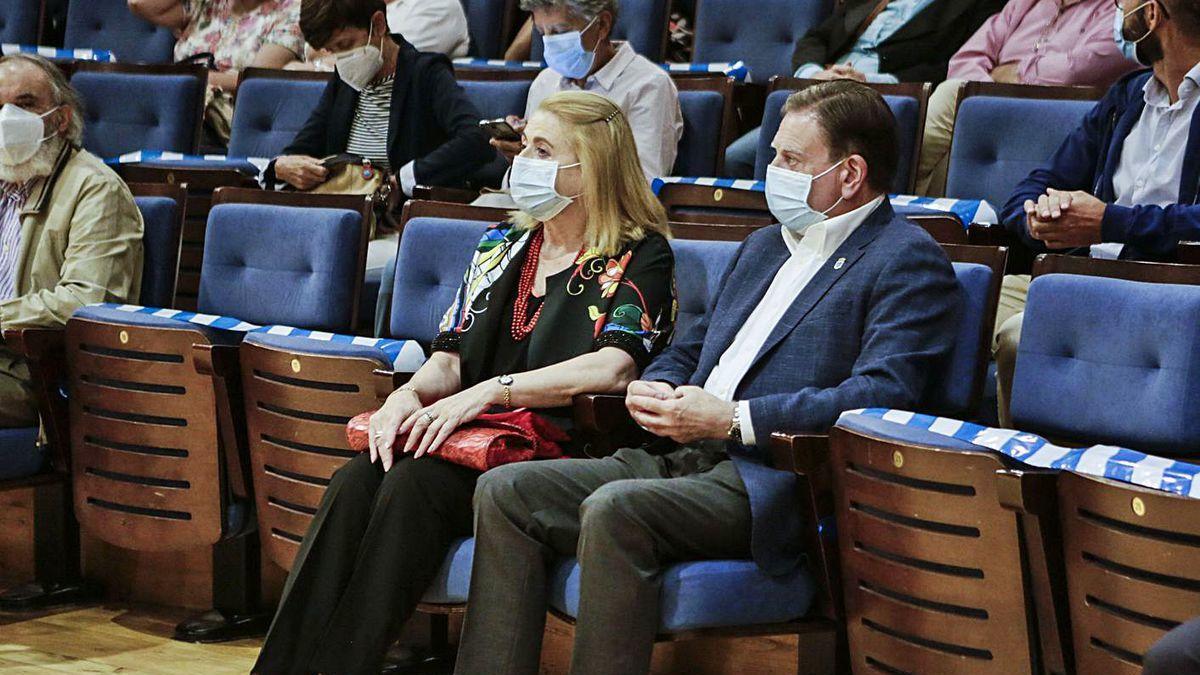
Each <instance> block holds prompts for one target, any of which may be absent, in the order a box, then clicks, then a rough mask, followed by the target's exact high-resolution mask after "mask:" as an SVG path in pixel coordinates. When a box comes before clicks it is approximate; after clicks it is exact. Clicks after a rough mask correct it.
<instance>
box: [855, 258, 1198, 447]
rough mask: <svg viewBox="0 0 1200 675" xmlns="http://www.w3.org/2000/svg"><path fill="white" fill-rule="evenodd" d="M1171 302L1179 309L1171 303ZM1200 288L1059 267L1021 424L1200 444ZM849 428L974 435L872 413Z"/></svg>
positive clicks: (1084, 435) (1028, 376)
mask: <svg viewBox="0 0 1200 675" xmlns="http://www.w3.org/2000/svg"><path fill="white" fill-rule="evenodd" d="M1164 307H1170V308H1171V311H1170V312H1165V311H1163V308H1164ZM1198 318H1200V288H1197V287H1195V286H1175V285H1169V284H1150V283H1139V282H1132V281H1122V280H1117V279H1106V278H1100V277H1085V276H1073V275H1063V274H1052V275H1047V276H1042V277H1038V278H1037V279H1034V281H1033V284H1031V285H1030V287H1029V302H1028V305H1027V306H1026V309H1025V322H1024V325H1023V328H1022V331H1021V345H1020V347H1019V348H1018V352H1017V371H1016V375H1015V377H1014V380H1013V389H1012V410H1013V421H1014V426H1016V428H1017V429H1020V430H1022V431H1028V432H1032V433H1034V434H1038V435H1041V436H1045V437H1050V438H1066V439H1072V440H1077V441H1080V442H1084V443H1105V444H1112V445H1118V446H1124V447H1130V448H1137V449H1138V450H1142V451H1145V452H1160V453H1162V454H1169V455H1173V456H1188V455H1195V454H1197V453H1198V452H1200V429H1197V428H1196V426H1195V425H1194V424H1191V423H1190V420H1191V415H1192V411H1194V410H1195V408H1196V405H1197V404H1200V386H1198V385H1197V382H1198V380H1197V378H1196V377H1194V376H1193V374H1194V373H1196V372H1197V370H1198V369H1200V350H1198V349H1197V348H1196V345H1197V344H1200V321H1198V320H1197V319H1198ZM838 426H839V427H842V428H846V429H850V430H853V431H858V432H860V433H864V434H866V435H869V436H874V437H877V438H883V439H887V440H895V441H900V442H907V443H915V444H920V445H926V446H930V447H935V448H948V449H956V450H984V449H985V448H983V447H982V446H978V445H974V444H972V443H969V442H967V441H964V440H960V439H956V438H947V437H946V436H943V435H941V434H938V433H934V432H931V431H928V430H926V429H922V428H914V427H911V426H906V425H903V424H899V423H896V422H890V421H885V420H882V419H878V418H873V417H868V416H863V415H844V416H843V417H842V419H841V420H840V421H839V423H838Z"/></svg>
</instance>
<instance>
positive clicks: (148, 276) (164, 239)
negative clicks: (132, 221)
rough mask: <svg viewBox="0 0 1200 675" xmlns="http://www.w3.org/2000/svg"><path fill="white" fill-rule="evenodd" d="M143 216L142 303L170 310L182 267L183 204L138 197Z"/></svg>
mask: <svg viewBox="0 0 1200 675" xmlns="http://www.w3.org/2000/svg"><path fill="white" fill-rule="evenodd" d="M133 201H134V202H135V203H137V207H138V210H139V211H141V212H142V222H143V223H144V230H143V234H142V255H143V258H142V260H143V264H142V289H141V294H140V295H139V296H138V297H139V298H140V299H139V300H138V303H139V304H141V305H145V306H147V307H170V306H171V301H172V300H174V298H173V297H172V296H173V295H174V290H175V272H176V268H177V267H178V265H179V223H180V221H179V204H178V203H177V202H176V201H175V200H174V199H170V198H168V197H134V200H133Z"/></svg>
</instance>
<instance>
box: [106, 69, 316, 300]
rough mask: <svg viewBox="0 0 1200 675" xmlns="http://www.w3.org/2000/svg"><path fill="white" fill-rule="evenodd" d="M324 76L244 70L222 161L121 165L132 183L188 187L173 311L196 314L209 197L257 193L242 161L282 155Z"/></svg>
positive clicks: (250, 167)
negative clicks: (232, 190)
mask: <svg viewBox="0 0 1200 675" xmlns="http://www.w3.org/2000/svg"><path fill="white" fill-rule="evenodd" d="M328 79H329V74H328V73H311V72H304V71H290V70H272V69H264V68H247V69H246V70H243V71H242V74H241V76H240V77H239V84H238V90H237V95H236V96H237V98H236V101H235V104H234V109H233V121H232V126H231V129H232V130H231V133H230V137H229V152H228V159H226V160H198V159H185V160H176V161H167V160H162V159H157V160H152V161H147V162H139V163H136V164H121V165H120V166H118V167H117V168H118V171H119V172H120V174H121V177H122V178H124V179H125V180H127V181H130V182H139V183H166V184H168V185H176V184H180V183H187V185H188V212H187V217H186V221H185V226H184V231H183V250H182V253H181V256H180V265H179V278H178V290H177V293H176V297H175V304H173V305H172V306H173V307H177V308H179V309H187V310H195V309H196V294H197V292H198V291H199V288H200V264H201V262H202V260H203V257H204V230H205V226H206V225H207V223H208V212H209V209H211V208H212V194H213V192H214V191H216V190H217V189H219V188H222V187H243V188H255V187H258V181H257V179H256V177H257V176H258V173H259V168H258V167H257V166H255V165H254V164H252V163H251V162H249V161H248V160H247V159H246V158H271V157H276V156H278V155H280V154H282V152H283V149H284V148H285V147H287V145H288V144H289V143H291V142H292V139H293V138H295V136H296V133H297V132H298V131H299V130H300V128H301V127H303V126H304V123H305V122H306V121H307V120H308V116H309V114H310V113H311V112H312V111H313V109H314V108H316V106H317V102H318V101H319V100H320V99H321V94H322V93H323V92H324V90H325V85H326V83H327V82H328Z"/></svg>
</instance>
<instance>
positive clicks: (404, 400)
mask: <svg viewBox="0 0 1200 675" xmlns="http://www.w3.org/2000/svg"><path fill="white" fill-rule="evenodd" d="M420 409H421V399H419V398H417V392H415V391H413V390H412V389H397V390H396V391H393V392H392V395H391V396H388V400H387V402H385V403H384V404H383V407H382V408H380V409H379V410H377V411H376V412H375V414H374V415H371V421H370V422H369V423H368V425H367V444H368V445H369V446H370V452H371V462H372V463H374V462H375V460H376V459H378V460H380V461H381V463H382V464H383V470H384V471H387V470H388V469H390V468H392V460H393V457H394V456H395V449H394V448H393V447H392V446H393V445H395V444H396V434H397V433H398V431H399V429H400V425H401V423H403V422H404V420H406V419H408V418H409V417H410V416H412V414H413V413H414V412H416V411H418V410H420Z"/></svg>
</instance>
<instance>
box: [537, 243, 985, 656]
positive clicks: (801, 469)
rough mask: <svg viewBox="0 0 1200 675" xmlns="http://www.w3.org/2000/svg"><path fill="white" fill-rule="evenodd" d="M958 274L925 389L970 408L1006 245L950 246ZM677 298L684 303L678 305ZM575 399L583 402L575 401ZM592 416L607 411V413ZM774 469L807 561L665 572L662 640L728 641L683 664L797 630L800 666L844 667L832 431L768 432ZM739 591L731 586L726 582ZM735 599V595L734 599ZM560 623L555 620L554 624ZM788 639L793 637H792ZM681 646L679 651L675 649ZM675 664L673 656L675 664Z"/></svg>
mask: <svg viewBox="0 0 1200 675" xmlns="http://www.w3.org/2000/svg"><path fill="white" fill-rule="evenodd" d="M946 249H947V254H948V255H949V256H950V258H951V260H953V261H955V262H954V270H955V275H956V276H957V277H958V280H959V284H960V286H961V287H962V289H963V293H964V298H963V301H964V302H963V308H964V310H963V314H962V316H960V318H959V322H958V329H957V331H958V332H957V333H956V336H955V344H954V350H953V353H952V354H951V356H950V359H949V362H948V364H947V367H946V369H945V370H944V371H943V373H942V375H941V376H940V378H938V380H937V382H936V383H935V385H934V386H933V388H932V390H931V395H932V398H931V401H932V405H934V406H935V407H936V408H937V409H939V410H955V411H965V410H970V409H972V408H973V406H975V405H977V403H978V400H979V398H980V396H981V395H982V386H983V381H984V374H985V370H986V364H987V353H988V349H987V345H988V343H989V339H990V335H991V329H992V325H993V324H994V322H995V312H996V304H997V302H998V299H999V289H1000V277H1001V270H1003V268H1004V257H1005V251H1004V250H1003V249H994V248H988V247H973V246H947V247H946ZM682 304H683V303H682V301H681V306H682ZM586 398H591V399H593V402H592V403H591V405H592V406H599V405H601V401H602V400H603V399H607V401H606V402H605V403H604V405H606V407H607V409H608V412H609V414H610V415H614V416H615V415H616V414H618V413H620V412H622V410H621V409H623V406H620V408H621V409H618V406H617V404H618V402H619V398H620V397H612V396H589V397H586ZM577 405H579V404H578V403H577ZM596 417H600V418H603V415H597V416H596ZM630 424H631V421H624V420H613V419H612V418H609V419H607V420H606V422H605V424H604V426H601V427H600V428H598V429H589V431H593V432H598V433H601V434H603V433H613V432H614V431H620V430H623V429H628V428H629V425H630ZM771 452H772V456H773V457H774V464H775V466H776V468H787V469H790V470H793V471H795V472H796V473H797V475H799V476H801V478H802V480H801V485H800V496H801V502H802V504H803V507H804V508H805V510H806V515H807V513H811V514H812V515H811V516H810V517H809V523H810V524H811V527H810V528H808V530H807V531H806V533H805V549H806V550H807V551H808V555H809V563H810V564H809V565H808V566H807V567H806V568H802V569H801V570H800V571H798V572H796V573H795V574H793V575H792V576H791V577H789V578H784V579H779V578H772V577H769V576H766V575H764V574H763V573H762V572H761V571H760V570H759V569H758V567H757V565H755V564H754V563H753V562H752V561H749V560H707V561H697V562H688V563H682V564H678V565H673V566H671V567H669V568H667V570H666V571H665V572H664V585H663V589H662V593H663V595H662V599H661V606H662V608H663V616H662V626H661V629H662V634H661V635H660V640H661V641H665V642H687V641H689V640H695V639H699V638H704V639H721V638H723V639H726V640H728V642H725V643H723V645H724V646H723V649H724V652H723V653H724V655H725V659H724V660H723V662H722V663H721V664H719V665H717V666H713V665H711V664H708V665H705V664H702V663H692V662H690V661H689V662H687V663H686V667H687V668H688V671H689V672H706V673H709V672H712V673H716V672H739V669H744V668H746V667H748V666H747V665H746V663H748V661H747V662H739V661H736V659H738V658H743V659H753V656H752V654H753V652H754V648H753V647H751V646H750V645H748V644H743V645H740V646H735V645H736V642H735V640H737V639H738V638H760V639H761V638H773V639H775V640H784V639H793V638H790V636H793V635H799V642H798V644H799V657H798V661H796V660H795V659H796V657H794V656H793V657H791V661H792V663H795V664H796V666H795V667H796V668H797V670H796V671H795V672H800V673H823V672H824V673H832V672H842V670H843V668H842V666H843V665H844V664H843V663H842V661H843V660H844V653H843V652H844V637H843V634H842V630H843V621H844V619H843V612H842V608H841V596H840V593H839V591H840V583H839V581H838V563H837V551H836V550H835V549H836V546H837V543H836V541H834V539H835V536H834V535H835V533H839V534H838V537H840V536H841V535H840V530H841V525H840V523H839V525H838V526H837V528H836V530H835V528H834V526H833V523H832V519H831V518H830V516H831V515H832V504H831V498H830V494H829V488H828V482H829V476H828V475H827V469H826V467H825V461H826V456H827V454H828V437H827V436H825V435H823V434H784V433H777V434H775V435H774V436H773V437H772V439H771ZM731 589H736V590H731ZM551 598H552V603H553V604H554V607H555V609H556V610H557V611H558V612H559V613H560V616H561V617H564V618H566V619H567V620H568V621H569V619H570V618H572V617H574V616H575V615H576V613H577V611H578V607H579V569H578V564H577V563H576V562H575V561H574V560H568V561H565V562H563V563H562V564H560V566H559V567H558V569H557V572H556V576H555V582H554V586H553V587H552V589H551ZM735 598H736V601H735ZM560 629H561V624H560ZM789 644H790V643H789ZM680 653H681V652H679V651H677V652H676V655H677V656H678V655H679V654H680ZM676 665H677V666H678V665H679V664H676Z"/></svg>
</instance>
